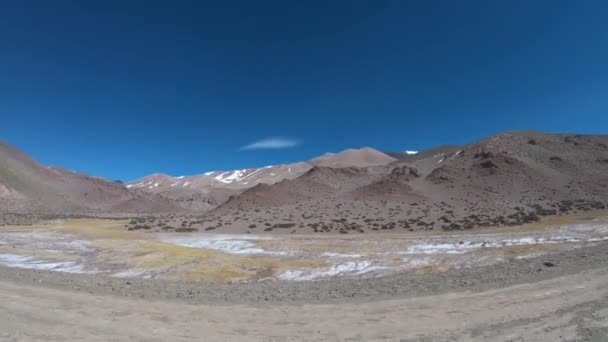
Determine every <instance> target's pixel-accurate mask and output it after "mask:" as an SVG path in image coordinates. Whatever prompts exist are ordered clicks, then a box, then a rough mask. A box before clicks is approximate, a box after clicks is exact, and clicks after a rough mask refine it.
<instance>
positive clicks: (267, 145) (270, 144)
mask: <svg viewBox="0 0 608 342" xmlns="http://www.w3.org/2000/svg"><path fill="white" fill-rule="evenodd" d="M298 145H300V142H299V141H298V140H295V139H291V138H282V137H274V138H266V139H262V140H259V141H256V142H254V143H251V144H249V145H245V146H243V147H241V150H267V149H281V148H292V147H296V146H298Z"/></svg>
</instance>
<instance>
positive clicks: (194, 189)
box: [127, 148, 396, 211]
mask: <svg viewBox="0 0 608 342" xmlns="http://www.w3.org/2000/svg"><path fill="white" fill-rule="evenodd" d="M395 160H396V159H394V158H392V157H389V156H388V155H386V154H384V153H382V152H379V151H377V150H374V149H371V148H362V149H349V150H345V151H342V152H340V153H336V154H334V153H328V154H326V155H324V156H321V157H318V158H315V159H313V160H311V161H308V162H299V163H292V164H284V165H271V166H265V167H261V168H247V169H240V170H232V171H213V172H207V173H204V174H200V175H193V176H181V177H171V176H168V175H164V174H153V175H149V176H146V177H143V178H141V179H138V180H136V181H133V182H129V183H128V184H127V187H128V188H130V189H139V190H141V191H144V192H147V193H152V194H161V195H163V196H165V197H168V198H171V199H173V200H174V201H176V202H177V203H178V204H179V205H180V206H183V207H187V208H191V209H195V210H200V211H205V210H209V209H212V208H214V207H216V206H218V205H220V204H222V203H224V202H225V201H226V200H227V199H228V198H230V197H231V196H236V195H238V194H240V193H242V192H243V191H245V190H246V189H249V188H254V187H257V186H258V185H263V184H275V183H279V182H281V181H283V180H291V179H295V178H298V177H300V176H302V175H304V174H306V173H307V172H308V171H309V170H311V168H313V167H314V166H327V167H333V168H343V167H353V166H357V167H364V166H370V165H384V164H388V163H391V162H393V161H395ZM259 188H260V189H262V188H264V187H263V186H259ZM292 192H293V196H294V197H293V198H294V200H295V198H299V197H298V195H297V192H298V191H292ZM287 197H289V196H287ZM287 197H285V196H282V197H281V198H287ZM304 197H306V196H304ZM277 201H278V202H277V203H279V202H280V200H279V199H277Z"/></svg>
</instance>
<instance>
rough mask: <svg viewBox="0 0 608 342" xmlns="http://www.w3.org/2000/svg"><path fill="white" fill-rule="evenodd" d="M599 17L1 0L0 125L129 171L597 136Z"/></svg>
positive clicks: (26, 143) (28, 141)
mask: <svg viewBox="0 0 608 342" xmlns="http://www.w3.org/2000/svg"><path fill="white" fill-rule="evenodd" d="M607 13H608V2H607V1H605V0H599V1H596V0H585V1H561V0H547V1H544V0H534V1H530V0H521V1H520V0H514V1H487V0H483V1H481V0H480V1H465V0H462V1H452V0H446V1H432V0H431V1H406V0H394V1H382V0H370V1H356V0H345V1H339V0H331V1H328V0H320V1H315V0H306V1H295V0H280V1H263V0H257V1H249V0H246V1H237V0H232V1H203V0H200V1H192V2H184V1H152V0H148V1H127V0H119V1H113V0H110V1H108V0H104V1H94V0H93V1H81V0H77V1H61V0H57V1H47V0H40V1H29V0H24V1H3V2H0V139H2V140H6V141H7V142H9V143H11V144H13V145H15V146H17V147H19V148H21V149H23V150H24V151H25V152H26V153H28V154H30V155H32V156H33V157H34V158H36V159H38V160H39V161H40V162H42V163H44V164H52V165H60V166H63V167H66V168H69V169H73V170H77V171H83V172H87V173H91V174H95V175H100V176H104V177H107V178H109V179H122V180H132V179H135V178H138V177H141V176H143V175H146V174H150V173H154V172H165V173H169V174H171V175H176V176H177V175H188V174H196V173H202V172H205V171H210V170H221V169H225V170H229V169H234V168H244V167H253V166H263V165H269V164H276V163H284V162H292V161H299V160H305V159H309V158H311V157H313V156H316V155H319V154H322V153H324V152H327V151H339V150H342V149H345V148H348V147H363V146H371V147H374V148H377V149H380V150H390V151H401V150H417V149H423V148H425V147H430V146H433V145H437V144H448V143H455V144H459V143H466V142H470V141H472V140H475V139H478V138H481V137H484V136H487V135H490V134H493V133H496V132H500V131H505V130H513V129H535V130H543V131H550V132H564V131H567V132H577V133H604V134H605V133H608V19H607ZM277 137H279V138H281V139H271V138H277ZM279 147H282V148H279Z"/></svg>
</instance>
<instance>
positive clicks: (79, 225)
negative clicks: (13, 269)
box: [39, 219, 144, 239]
mask: <svg viewBox="0 0 608 342" xmlns="http://www.w3.org/2000/svg"><path fill="white" fill-rule="evenodd" d="M127 222H128V220H126V219H125V220H109V219H68V220H62V221H60V222H57V223H52V224H49V225H43V226H39V228H40V229H44V230H48V231H58V232H64V233H70V234H77V235H81V236H84V237H87V238H100V239H108V238H112V239H135V238H141V237H143V236H144V233H142V232H134V231H128V230H127V229H126V228H125V227H124V226H125V224H127Z"/></svg>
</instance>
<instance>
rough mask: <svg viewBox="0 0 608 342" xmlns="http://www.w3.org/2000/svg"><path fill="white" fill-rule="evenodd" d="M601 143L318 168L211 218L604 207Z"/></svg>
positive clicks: (456, 225)
mask: <svg viewBox="0 0 608 342" xmlns="http://www.w3.org/2000/svg"><path fill="white" fill-rule="evenodd" d="M607 146H608V136H591V135H569V134H544V133H539V132H509V133H504V134H499V135H496V136H492V137H489V138H487V139H483V140H481V141H478V142H476V143H473V144H469V145H466V146H463V147H461V149H459V150H456V151H453V150H452V151H447V152H443V153H440V154H437V155H432V156H429V157H426V158H422V159H417V160H414V161H412V162H394V163H391V164H388V165H380V166H374V167H364V168H349V169H347V170H348V171H347V170H346V169H332V168H315V169H313V170H311V171H310V172H308V173H306V174H304V175H302V176H300V177H298V178H296V179H293V180H289V181H283V182H280V183H277V184H274V185H268V186H263V187H255V188H252V189H249V190H248V191H246V192H244V193H243V194H242V195H240V196H236V197H233V198H231V199H230V200H229V201H228V202H227V203H226V204H224V205H222V206H220V207H219V208H218V209H216V210H214V211H213V212H212V213H211V217H215V216H219V215H222V216H226V215H231V214H233V215H238V216H240V217H241V219H243V218H247V219H246V220H244V221H245V222H249V221H253V222H257V225H259V224H260V223H262V222H264V224H265V223H270V225H271V227H272V225H273V224H274V223H273V222H283V221H288V222H294V227H295V228H300V229H301V230H302V231H303V232H305V231H309V230H312V231H333V232H337V231H338V232H351V231H357V232H359V231H361V230H363V231H365V230H395V229H396V230H399V229H407V230H418V229H445V230H453V229H468V228H473V227H479V226H493V225H514V224H521V223H525V222H532V221H536V220H538V219H540V218H541V217H543V216H550V215H559V214H564V213H572V212H578V211H585V210H592V209H602V208H605V207H606V205H608V147H607ZM237 213H238V214H237ZM214 215H215V216H214ZM269 221H270V222H269ZM254 225H256V224H254ZM224 229H225V230H227V231H230V230H234V231H241V230H243V227H242V226H236V225H232V226H229V227H226V226H224ZM245 230H246V229H245Z"/></svg>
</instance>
